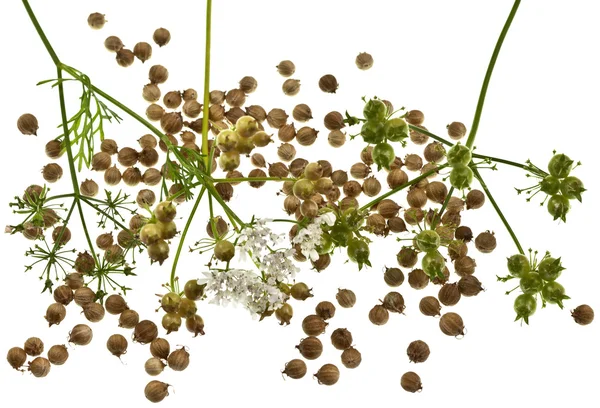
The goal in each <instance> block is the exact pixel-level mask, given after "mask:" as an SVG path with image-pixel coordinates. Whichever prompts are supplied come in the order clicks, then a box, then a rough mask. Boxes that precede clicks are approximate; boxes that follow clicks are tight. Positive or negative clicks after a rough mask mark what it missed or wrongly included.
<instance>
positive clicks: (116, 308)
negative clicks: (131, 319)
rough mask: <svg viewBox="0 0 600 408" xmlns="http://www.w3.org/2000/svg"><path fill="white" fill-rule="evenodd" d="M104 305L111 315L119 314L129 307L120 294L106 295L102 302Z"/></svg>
mask: <svg viewBox="0 0 600 408" xmlns="http://www.w3.org/2000/svg"><path fill="white" fill-rule="evenodd" d="M104 307H105V308H106V311H107V312H108V313H110V314H112V315H118V314H121V313H123V312H124V311H125V310H127V309H129V306H127V302H125V299H123V296H121V295H110V296H109V297H107V298H106V301H105V302H104Z"/></svg>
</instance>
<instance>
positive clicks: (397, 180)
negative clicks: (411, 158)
mask: <svg viewBox="0 0 600 408" xmlns="http://www.w3.org/2000/svg"><path fill="white" fill-rule="evenodd" d="M387 183H388V186H389V187H390V188H391V189H393V188H396V187H399V186H401V185H403V184H406V183H408V175H407V174H406V173H405V172H404V171H403V170H401V169H394V170H391V171H390V172H389V173H388V175H387Z"/></svg>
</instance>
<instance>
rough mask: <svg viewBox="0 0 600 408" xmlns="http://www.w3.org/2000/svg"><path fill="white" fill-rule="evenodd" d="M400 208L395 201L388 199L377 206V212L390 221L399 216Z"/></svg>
mask: <svg viewBox="0 0 600 408" xmlns="http://www.w3.org/2000/svg"><path fill="white" fill-rule="evenodd" d="M399 210H400V206H399V205H398V204H396V202H395V201H393V200H390V199H388V198H386V199H384V200H381V201H380V202H379V204H377V212H379V214H381V215H382V216H383V218H386V219H389V218H392V217H395V216H396V215H398V211H399Z"/></svg>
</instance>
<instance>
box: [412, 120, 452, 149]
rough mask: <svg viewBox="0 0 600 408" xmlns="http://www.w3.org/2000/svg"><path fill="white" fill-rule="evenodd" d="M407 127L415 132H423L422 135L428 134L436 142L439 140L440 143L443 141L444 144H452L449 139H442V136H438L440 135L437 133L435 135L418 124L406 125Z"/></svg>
mask: <svg viewBox="0 0 600 408" xmlns="http://www.w3.org/2000/svg"><path fill="white" fill-rule="evenodd" d="M408 127H409V128H410V129H411V130H414V131H417V132H419V133H423V134H424V135H427V136H429V137H430V138H432V139H434V140H437V141H438V142H440V143H443V144H445V145H447V146H454V143H452V142H451V141H449V140H446V139H444V138H443V137H440V136H438V135H435V134H433V133H431V132H430V131H428V130H425V129H423V128H421V127H419V126H415V125H408Z"/></svg>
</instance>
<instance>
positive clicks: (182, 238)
mask: <svg viewBox="0 0 600 408" xmlns="http://www.w3.org/2000/svg"><path fill="white" fill-rule="evenodd" d="M205 191H206V187H204V186H203V187H202V189H201V190H200V193H199V194H198V197H196V202H195V203H194V207H193V208H192V212H191V213H190V215H189V217H188V220H187V222H186V223H185V227H184V228H183V231H182V232H181V239H180V240H179V245H178V246H177V252H176V253H175V258H174V259H173V266H172V267H171V279H170V285H171V290H172V291H175V272H176V271H177V263H178V262H179V257H180V256H181V250H182V249H183V244H184V243H185V237H186V236H187V233H188V231H189V229H190V225H192V220H193V219H194V215H195V214H196V211H197V210H198V206H199V205H200V200H202V196H203V195H204V192H205Z"/></svg>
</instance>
